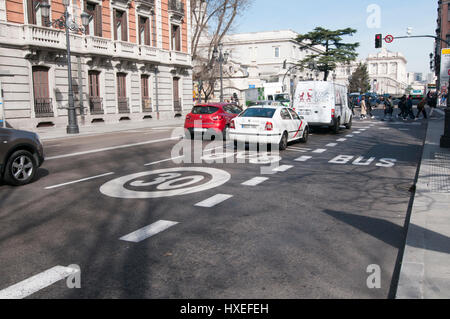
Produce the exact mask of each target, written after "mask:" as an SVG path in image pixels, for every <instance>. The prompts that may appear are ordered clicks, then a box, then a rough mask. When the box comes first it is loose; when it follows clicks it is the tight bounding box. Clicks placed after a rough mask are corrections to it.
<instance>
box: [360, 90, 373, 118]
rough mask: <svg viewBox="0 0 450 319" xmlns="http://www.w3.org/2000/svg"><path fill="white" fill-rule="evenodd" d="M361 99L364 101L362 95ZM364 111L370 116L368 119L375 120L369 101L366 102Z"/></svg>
mask: <svg viewBox="0 0 450 319" xmlns="http://www.w3.org/2000/svg"><path fill="white" fill-rule="evenodd" d="M363 98H364V99H365V98H366V97H365V96H364V95H363ZM366 110H367V114H368V115H369V116H370V118H372V119H373V118H375V116H373V114H372V105H371V104H370V100H369V101H368V102H366Z"/></svg>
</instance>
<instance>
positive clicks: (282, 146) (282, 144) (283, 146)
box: [280, 132, 288, 151]
mask: <svg viewBox="0 0 450 319" xmlns="http://www.w3.org/2000/svg"><path fill="white" fill-rule="evenodd" d="M287 143H288V135H287V133H286V132H284V133H283V136H282V137H281V141H280V151H284V150H285V149H286V148H287Z"/></svg>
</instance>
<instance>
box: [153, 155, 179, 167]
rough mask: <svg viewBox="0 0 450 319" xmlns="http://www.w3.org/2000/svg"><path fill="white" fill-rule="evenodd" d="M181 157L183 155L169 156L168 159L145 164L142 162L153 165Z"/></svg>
mask: <svg viewBox="0 0 450 319" xmlns="http://www.w3.org/2000/svg"><path fill="white" fill-rule="evenodd" d="M182 157H184V155H182V156H176V157H171V158H168V159H165V160H161V161H156V162H152V163H147V164H144V166H150V165H155V164H159V163H164V162H168V161H173V160H174V159H178V158H182Z"/></svg>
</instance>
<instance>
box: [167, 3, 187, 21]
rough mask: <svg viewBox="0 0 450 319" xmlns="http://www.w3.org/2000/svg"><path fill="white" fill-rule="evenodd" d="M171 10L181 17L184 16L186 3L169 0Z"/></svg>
mask: <svg viewBox="0 0 450 319" xmlns="http://www.w3.org/2000/svg"><path fill="white" fill-rule="evenodd" d="M169 12H171V13H172V14H174V15H176V16H178V17H179V18H180V19H181V18H182V17H184V3H183V1H180V0H169Z"/></svg>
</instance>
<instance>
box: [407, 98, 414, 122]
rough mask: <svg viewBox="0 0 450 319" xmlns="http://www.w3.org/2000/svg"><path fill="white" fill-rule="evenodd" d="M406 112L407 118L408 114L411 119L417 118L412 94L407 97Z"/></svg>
mask: <svg viewBox="0 0 450 319" xmlns="http://www.w3.org/2000/svg"><path fill="white" fill-rule="evenodd" d="M405 112H406V114H405V119H406V118H407V117H408V115H409V117H410V118H411V120H414V119H415V118H416V117H415V116H414V112H413V102H412V97H411V95H408V98H407V99H406V107H405Z"/></svg>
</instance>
